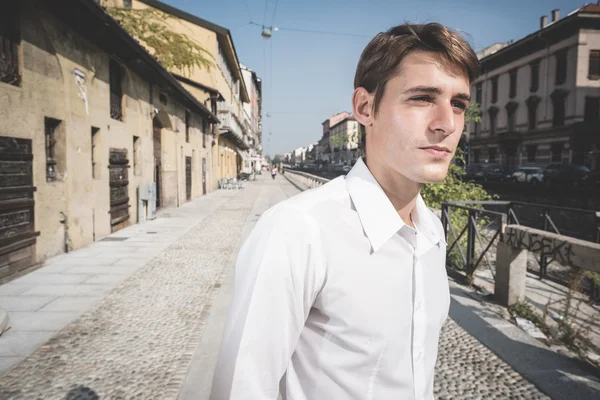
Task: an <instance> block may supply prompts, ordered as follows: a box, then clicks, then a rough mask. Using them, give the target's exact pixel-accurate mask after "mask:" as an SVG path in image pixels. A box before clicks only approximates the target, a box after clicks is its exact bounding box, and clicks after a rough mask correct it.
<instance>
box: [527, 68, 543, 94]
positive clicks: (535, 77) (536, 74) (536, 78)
mask: <svg viewBox="0 0 600 400" xmlns="http://www.w3.org/2000/svg"><path fill="white" fill-rule="evenodd" d="M539 87H540V62H539V61H536V62H534V63H531V85H530V86H529V91H530V92H532V93H533V92H537V91H538V89H539Z"/></svg>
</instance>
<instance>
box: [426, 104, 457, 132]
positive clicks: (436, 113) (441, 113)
mask: <svg viewBox="0 0 600 400" xmlns="http://www.w3.org/2000/svg"><path fill="white" fill-rule="evenodd" d="M431 112H432V113H433V118H432V119H431V122H430V124H429V128H430V129H431V130H432V131H433V132H441V133H443V134H444V135H446V136H449V135H451V134H453V133H454V132H455V131H456V122H455V117H456V115H455V111H454V108H453V107H452V105H450V104H440V105H436V106H435V107H434V108H433V109H432V111H431Z"/></svg>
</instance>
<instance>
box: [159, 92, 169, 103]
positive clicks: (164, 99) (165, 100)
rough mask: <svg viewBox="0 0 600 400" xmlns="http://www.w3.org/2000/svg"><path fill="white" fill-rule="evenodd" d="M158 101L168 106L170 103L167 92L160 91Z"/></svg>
mask: <svg viewBox="0 0 600 400" xmlns="http://www.w3.org/2000/svg"><path fill="white" fill-rule="evenodd" d="M158 101H160V104H163V105H165V106H166V105H168V104H169V96H167V95H166V94H165V93H159V94H158Z"/></svg>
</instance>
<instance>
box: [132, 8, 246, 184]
mask: <svg viewBox="0 0 600 400" xmlns="http://www.w3.org/2000/svg"><path fill="white" fill-rule="evenodd" d="M147 7H148V5H146V4H144V3H143V2H141V1H139V0H134V1H133V2H132V8H134V9H144V8H147ZM165 24H167V26H168V27H169V28H170V29H172V30H173V31H174V32H177V33H181V34H185V35H187V36H189V37H190V38H192V39H193V40H195V41H196V42H197V43H199V44H200V45H201V46H202V47H203V48H204V49H206V50H207V51H208V53H210V56H209V57H210V58H211V61H212V62H213V67H211V68H209V69H206V68H198V67H195V68H193V70H192V71H191V73H189V71H178V70H173V71H172V72H174V73H177V74H180V75H182V76H185V77H187V78H189V79H191V80H193V81H195V82H199V83H202V84H204V85H207V86H210V87H212V88H214V89H216V90H218V91H219V92H220V93H221V94H222V95H223V97H224V99H225V103H226V104H227V106H228V107H229V108H230V109H232V110H233V112H235V113H236V114H237V115H238V116H239V117H240V120H242V119H243V118H242V116H243V115H244V114H243V112H244V110H243V104H242V101H241V94H240V90H243V89H242V86H241V82H242V81H243V78H242V76H241V71H240V67H239V62H238V61H237V60H236V61H235V65H232V66H229V68H231V71H230V73H231V75H232V78H233V79H232V84H231V85H230V84H229V83H228V79H227V78H226V75H228V74H229V72H227V71H224V70H223V69H222V66H223V63H222V62H221V63H220V62H219V60H220V59H221V60H223V57H222V56H223V52H224V51H226V50H225V49H223V46H224V45H225V46H228V47H229V48H230V51H231V52H233V50H232V49H233V45H232V43H231V41H230V39H229V38H227V39H225V40H226V43H220V42H219V40H218V39H217V33H216V32H214V31H212V30H209V29H206V28H204V27H202V26H199V25H196V24H194V23H191V22H189V21H186V20H183V19H180V18H177V17H176V16H171V17H170V18H169V19H166V20H165ZM186 88H188V89H189V90H190V93H192V94H193V95H194V96H196V98H197V99H198V100H199V101H202V102H204V101H205V100H206V99H207V98H208V95H207V93H206V92H203V91H201V90H199V89H193V90H192V89H190V86H189V85H186ZM217 117H219V115H218V114H217ZM222 141H223V138H220V137H218V136H217V138H216V140H215V142H216V144H215V147H217V148H216V149H215V148H213V149H212V154H211V156H212V158H213V160H212V173H211V174H210V179H211V180H210V183H211V185H210V186H211V189H212V190H214V189H216V188H217V187H218V179H219V178H224V177H227V176H229V177H231V176H232V175H233V174H232V173H228V174H227V175H222V173H223V171H225V170H228V169H227V168H223V166H221V165H220V164H221V161H220V160H221V159H222V158H223V157H224V159H227V157H225V154H226V153H228V150H227V148H228V147H229V146H230V145H231V143H227V142H226V143H224V144H223V143H221V142H222ZM222 156H223V157H222ZM215 158H216V159H215ZM209 165H210V164H209ZM236 169H237V164H236V167H234V168H233V170H236ZM217 171H218V172H217Z"/></svg>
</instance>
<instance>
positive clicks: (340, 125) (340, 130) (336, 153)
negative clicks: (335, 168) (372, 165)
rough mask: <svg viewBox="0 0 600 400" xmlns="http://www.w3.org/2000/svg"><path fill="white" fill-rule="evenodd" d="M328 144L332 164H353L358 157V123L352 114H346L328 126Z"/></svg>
mask: <svg viewBox="0 0 600 400" xmlns="http://www.w3.org/2000/svg"><path fill="white" fill-rule="evenodd" d="M329 132H330V133H329V146H330V148H331V151H332V152H331V156H330V157H331V158H330V160H331V162H332V163H334V164H345V165H354V163H355V162H356V160H358V158H359V157H360V154H359V140H360V129H359V123H358V121H356V118H354V116H352V115H348V116H346V117H345V118H344V119H342V120H341V121H339V122H337V123H336V124H335V125H332V126H331V127H330V128H329Z"/></svg>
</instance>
